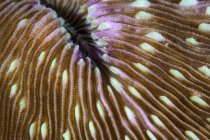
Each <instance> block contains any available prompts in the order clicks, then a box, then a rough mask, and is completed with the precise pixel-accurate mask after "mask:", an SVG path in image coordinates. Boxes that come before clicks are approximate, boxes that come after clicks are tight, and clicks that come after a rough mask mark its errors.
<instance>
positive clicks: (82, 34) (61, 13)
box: [40, 0, 109, 79]
mask: <svg viewBox="0 0 210 140" xmlns="http://www.w3.org/2000/svg"><path fill="white" fill-rule="evenodd" d="M40 4H41V5H44V6H45V7H47V8H51V9H53V10H54V11H55V12H56V13H57V15H58V17H61V18H63V19H64V21H65V23H64V25H63V26H64V27H65V28H66V30H67V31H68V33H70V34H71V37H72V38H71V40H70V41H71V42H73V43H74V44H75V45H79V49H80V50H79V51H80V57H82V58H83V59H85V58H86V57H89V58H90V59H91V63H92V66H93V67H95V66H97V67H98V68H99V69H100V71H101V74H102V78H105V79H107V78H108V77H109V76H108V75H109V74H108V70H107V67H106V66H105V65H104V64H103V63H102V60H101V56H102V55H103V52H102V51H101V49H102V47H103V46H99V45H98V44H96V43H95V40H93V38H92V37H91V32H92V31H91V30H90V28H89V27H90V25H88V24H87V22H86V19H85V18H84V17H83V16H82V15H81V14H79V13H74V12H73V11H74V9H72V10H70V12H71V13H66V12H65V9H61V8H62V7H55V6H53V5H50V4H49V3H47V2H46V1H45V0H41V1H40ZM74 8H75V7H74ZM69 15H70V16H69ZM68 17H71V19H69V18H68ZM72 17H74V18H73V19H72Z"/></svg>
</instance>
